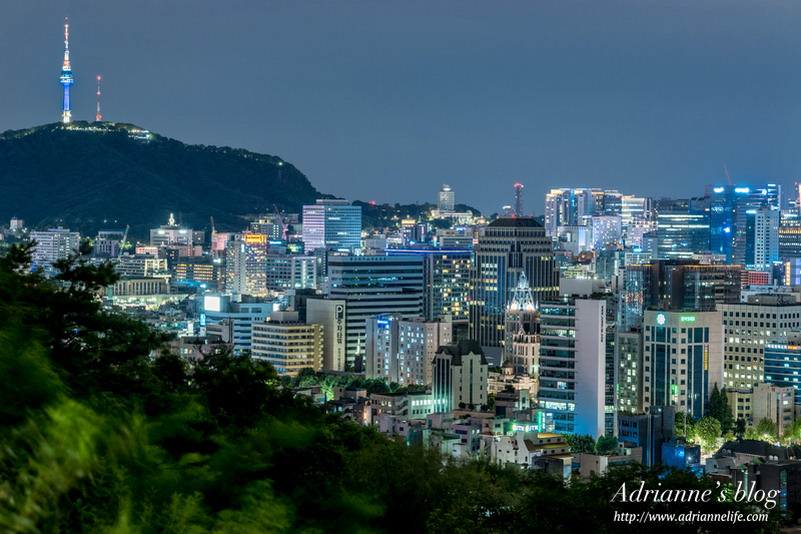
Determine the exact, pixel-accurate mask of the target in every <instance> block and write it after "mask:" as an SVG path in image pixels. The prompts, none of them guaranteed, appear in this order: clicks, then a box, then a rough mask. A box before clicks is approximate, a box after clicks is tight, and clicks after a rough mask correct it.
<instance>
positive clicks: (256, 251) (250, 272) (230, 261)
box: [225, 233, 268, 296]
mask: <svg viewBox="0 0 801 534" xmlns="http://www.w3.org/2000/svg"><path fill="white" fill-rule="evenodd" d="M267 248H268V241H267V236H266V235H264V234H250V233H245V234H242V235H237V236H235V237H234V239H232V240H229V241H228V244H227V247H226V255H225V288H226V290H227V291H231V292H233V293H239V294H243V295H255V296H265V295H267Z"/></svg>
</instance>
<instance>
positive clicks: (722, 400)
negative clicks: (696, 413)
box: [707, 383, 734, 434]
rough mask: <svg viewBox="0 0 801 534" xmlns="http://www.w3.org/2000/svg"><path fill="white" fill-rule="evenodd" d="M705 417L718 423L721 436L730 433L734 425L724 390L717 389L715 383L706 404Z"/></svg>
mask: <svg viewBox="0 0 801 534" xmlns="http://www.w3.org/2000/svg"><path fill="white" fill-rule="evenodd" d="M707 415H709V416H711V417H714V418H715V419H717V420H718V421H720V428H721V432H722V433H723V434H726V433H728V432H730V431H731V430H732V429H733V425H734V415H733V414H732V411H731V406H729V399H728V397H727V396H726V388H723V389H718V385H717V383H715V385H714V387H713V388H712V392H711V393H710V394H709V402H708V403H707Z"/></svg>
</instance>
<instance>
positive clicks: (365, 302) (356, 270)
mask: <svg viewBox="0 0 801 534" xmlns="http://www.w3.org/2000/svg"><path fill="white" fill-rule="evenodd" d="M328 277H329V288H328V298H329V299H334V300H342V301H345V303H346V304H347V314H346V317H345V325H344V326H345V331H344V342H345V344H346V349H345V350H346V356H345V357H346V361H345V362H344V363H345V364H346V368H354V369H356V370H357V371H361V370H363V365H364V362H363V360H364V355H365V333H366V324H365V321H366V320H367V319H369V318H370V317H374V316H376V315H385V314H387V315H389V314H391V315H397V316H399V317H402V318H404V319H411V318H414V317H420V316H421V315H422V312H423V259H422V258H421V257H420V256H416V255H392V256H332V257H330V258H329V260H328ZM307 319H308V316H307ZM337 370H345V369H337Z"/></svg>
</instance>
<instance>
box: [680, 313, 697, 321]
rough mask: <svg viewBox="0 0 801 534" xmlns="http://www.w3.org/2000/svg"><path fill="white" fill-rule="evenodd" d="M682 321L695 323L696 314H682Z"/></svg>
mask: <svg viewBox="0 0 801 534" xmlns="http://www.w3.org/2000/svg"><path fill="white" fill-rule="evenodd" d="M681 322H682V323H694V322H695V315H682V316H681Z"/></svg>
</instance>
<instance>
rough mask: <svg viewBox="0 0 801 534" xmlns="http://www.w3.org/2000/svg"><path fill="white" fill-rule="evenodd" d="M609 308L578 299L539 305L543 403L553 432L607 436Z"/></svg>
mask: <svg viewBox="0 0 801 534" xmlns="http://www.w3.org/2000/svg"><path fill="white" fill-rule="evenodd" d="M606 306H607V303H606V301H604V300H594V299H573V298H571V299H564V300H562V301H554V302H545V303H542V304H541V305H540V313H541V315H540V357H539V392H538V398H539V403H540V408H544V409H545V410H546V412H547V413H549V414H551V417H552V421H553V428H551V429H550V430H553V431H554V432H560V433H561V432H566V433H576V434H590V435H591V436H593V437H594V438H597V437H598V436H601V435H603V434H604V433H605V431H606V415H605V414H606V412H607V409H606V407H605V403H606V396H605V391H606V370H605V367H606V360H607V358H606V345H607V343H606V335H607V322H606V319H607V313H606V311H607V309H606ZM609 408H610V413H613V412H614V403H612V404H611V405H610V406H609Z"/></svg>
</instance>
